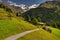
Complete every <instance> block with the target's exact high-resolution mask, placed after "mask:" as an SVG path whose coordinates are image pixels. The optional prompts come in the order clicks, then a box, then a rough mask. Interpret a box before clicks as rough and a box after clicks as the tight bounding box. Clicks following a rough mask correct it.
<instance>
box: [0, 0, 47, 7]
mask: <svg viewBox="0 0 60 40" xmlns="http://www.w3.org/2000/svg"><path fill="white" fill-rule="evenodd" d="M0 1H3V2H10V3H16V4H24V5H27V6H31V5H33V4H41V3H43V2H45V1H46V0H0Z"/></svg>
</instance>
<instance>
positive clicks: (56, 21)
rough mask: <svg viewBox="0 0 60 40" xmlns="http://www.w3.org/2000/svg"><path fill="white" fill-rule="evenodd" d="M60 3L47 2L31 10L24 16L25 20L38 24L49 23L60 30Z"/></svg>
mask: <svg viewBox="0 0 60 40" xmlns="http://www.w3.org/2000/svg"><path fill="white" fill-rule="evenodd" d="M59 4H60V2H58V1H47V2H45V3H42V4H41V5H40V6H39V7H38V8H35V9H31V10H29V11H27V12H25V13H23V14H22V17H24V18H25V20H27V21H29V22H31V23H33V24H37V23H38V22H44V23H47V24H48V25H50V26H54V27H56V28H60V5H59Z"/></svg>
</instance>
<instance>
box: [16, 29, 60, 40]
mask: <svg viewBox="0 0 60 40" xmlns="http://www.w3.org/2000/svg"><path fill="white" fill-rule="evenodd" d="M17 40H60V38H58V37H56V36H55V35H53V34H52V33H49V32H47V31H44V30H43V29H40V30H39V31H35V32H33V33H30V34H27V35H25V36H24V37H21V38H19V39H17Z"/></svg>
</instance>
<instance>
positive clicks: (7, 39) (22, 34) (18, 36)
mask: <svg viewBox="0 0 60 40" xmlns="http://www.w3.org/2000/svg"><path fill="white" fill-rule="evenodd" d="M37 30H39V29H34V30H30V31H25V32H22V33H20V34H16V35H13V36H10V37H8V38H6V39H4V40H16V39H18V38H21V37H23V36H25V35H26V34H29V33H31V32H34V31H37Z"/></svg>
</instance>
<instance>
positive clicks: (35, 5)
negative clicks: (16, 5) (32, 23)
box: [29, 4, 39, 9]
mask: <svg viewBox="0 0 60 40" xmlns="http://www.w3.org/2000/svg"><path fill="white" fill-rule="evenodd" d="M38 6H39V4H33V5H31V6H30V7H29V9H31V8H36V7H38Z"/></svg>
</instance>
